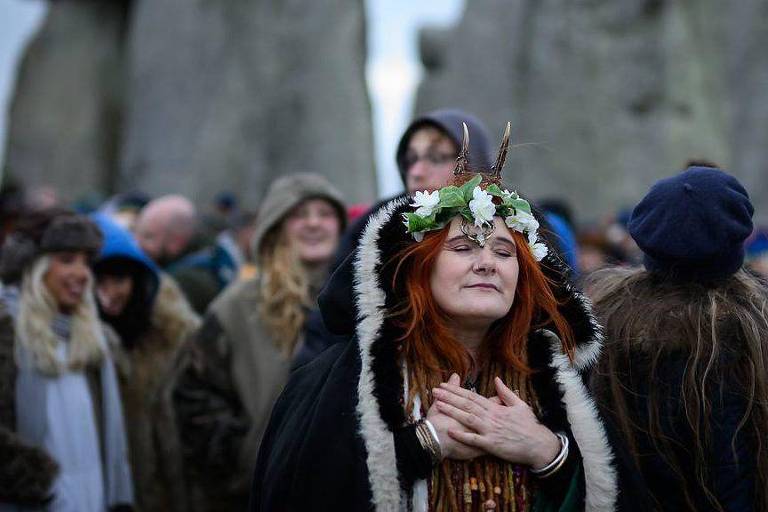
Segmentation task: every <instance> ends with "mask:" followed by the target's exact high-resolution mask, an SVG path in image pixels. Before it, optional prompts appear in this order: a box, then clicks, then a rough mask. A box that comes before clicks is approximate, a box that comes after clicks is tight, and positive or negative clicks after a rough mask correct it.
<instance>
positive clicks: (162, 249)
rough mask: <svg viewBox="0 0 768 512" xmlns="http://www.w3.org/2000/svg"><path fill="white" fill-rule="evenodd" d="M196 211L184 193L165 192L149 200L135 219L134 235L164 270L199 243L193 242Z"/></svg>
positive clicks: (195, 248)
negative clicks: (165, 193) (164, 194)
mask: <svg viewBox="0 0 768 512" xmlns="http://www.w3.org/2000/svg"><path fill="white" fill-rule="evenodd" d="M197 222H198V219H197V210H196V209H195V205H194V204H192V202H191V201H190V200H189V199H187V198H186V197H184V196H180V195H176V194H173V195H166V196H162V197H158V198H157V199H153V200H152V201H150V202H149V203H148V204H147V206H145V207H144V208H143V209H142V210H141V213H140V214H139V218H138V219H137V220H136V227H135V230H134V232H135V234H136V240H137V241H138V242H139V246H140V247H141V249H142V250H143V251H144V252H145V253H146V254H147V256H149V257H150V258H152V260H153V261H154V262H155V263H157V264H158V265H159V266H160V267H162V268H164V269H167V268H169V267H170V265H172V264H173V263H174V262H176V261H178V260H179V259H181V258H182V257H184V256H185V255H187V254H189V253H191V252H193V251H195V250H197V249H198V248H200V247H201V246H196V245H195V242H196V240H195V235H196V230H197Z"/></svg>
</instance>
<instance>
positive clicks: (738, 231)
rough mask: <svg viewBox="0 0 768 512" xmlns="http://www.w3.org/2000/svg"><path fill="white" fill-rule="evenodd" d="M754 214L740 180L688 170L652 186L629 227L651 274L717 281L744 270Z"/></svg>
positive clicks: (706, 169)
mask: <svg viewBox="0 0 768 512" xmlns="http://www.w3.org/2000/svg"><path fill="white" fill-rule="evenodd" d="M753 211H754V209H753V207H752V203H750V201H749V195H748V194H747V191H746V190H744V187H742V186H741V184H740V183H739V182H738V181H737V180H736V178H734V177H733V176H731V175H729V174H727V173H725V172H723V171H721V170H719V169H714V168H710V167H689V168H688V169H687V170H686V171H685V172H682V173H680V174H678V175H676V176H673V177H671V178H666V179H663V180H660V181H658V182H657V183H656V184H654V185H653V187H651V190H650V191H649V192H648V194H647V195H646V196H645V197H644V198H643V200H642V201H640V204H638V205H637V206H636V207H635V209H634V210H633V211H632V217H631V218H630V220H629V224H628V228H629V233H630V235H631V236H632V238H634V239H635V242H637V245H638V246H639V247H640V249H642V251H643V253H644V263H645V267H646V268H647V269H648V270H649V271H652V272H659V273H664V274H667V275H669V276H672V277H677V278H680V279H688V280H690V279H713V278H717V277H725V276H728V275H731V274H733V273H734V272H736V271H737V270H739V268H741V265H742V264H743V262H744V240H746V238H747V237H748V236H749V235H750V233H751V232H752V213H753Z"/></svg>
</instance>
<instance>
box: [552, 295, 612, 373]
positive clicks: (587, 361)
mask: <svg viewBox="0 0 768 512" xmlns="http://www.w3.org/2000/svg"><path fill="white" fill-rule="evenodd" d="M569 291H570V292H571V294H573V296H574V298H575V299H576V300H578V301H579V302H581V303H582V304H583V305H584V307H585V309H586V310H587V316H588V317H589V325H590V327H592V332H594V333H595V334H594V336H593V337H592V339H591V340H588V341H586V342H585V343H580V344H579V345H578V346H577V347H576V350H575V353H574V358H573V364H574V366H575V367H576V369H577V370H579V371H583V370H585V369H587V368H590V367H592V366H594V365H595V364H596V363H597V360H598V358H599V357H600V352H601V350H602V348H603V327H602V326H601V325H600V324H599V323H597V319H596V318H595V317H594V315H592V302H591V301H590V300H589V299H588V298H587V297H585V296H584V295H583V294H582V293H581V292H579V291H577V290H575V289H573V288H571V289H570V290H569ZM561 351H562V348H561V349H559V350H558V351H557V352H556V353H560V352H561Z"/></svg>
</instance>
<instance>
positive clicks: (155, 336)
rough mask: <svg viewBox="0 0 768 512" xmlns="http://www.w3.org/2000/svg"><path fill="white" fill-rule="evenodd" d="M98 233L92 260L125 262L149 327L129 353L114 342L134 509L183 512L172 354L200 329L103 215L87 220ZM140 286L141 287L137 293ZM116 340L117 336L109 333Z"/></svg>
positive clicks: (167, 282) (176, 294)
mask: <svg viewBox="0 0 768 512" xmlns="http://www.w3.org/2000/svg"><path fill="white" fill-rule="evenodd" d="M94 220H95V221H96V223H97V225H98V226H99V228H100V229H101V231H102V233H103V235H104V245H103V246H102V249H101V253H100V254H99V256H98V258H97V261H96V268H97V271H98V268H99V265H100V264H102V263H104V262H108V261H110V260H113V259H116V260H119V261H120V262H121V264H122V262H123V261H126V260H127V261H131V262H133V263H135V264H136V268H137V269H143V272H141V274H140V275H135V276H134V286H135V287H136V289H135V290H134V293H144V294H145V297H146V300H147V301H149V302H150V303H151V308H150V309H149V317H148V318H147V319H144V320H142V319H135V321H146V322H148V326H147V327H146V329H145V330H144V331H143V332H142V333H141V334H140V335H139V336H138V337H137V339H136V340H134V341H133V343H132V344H131V346H130V347H128V346H126V344H125V343H123V342H122V340H119V338H118V340H117V342H116V343H114V349H113V350H114V359H115V364H116V366H117V370H118V378H119V382H120V392H121V396H122V401H123V411H124V415H125V423H126V429H127V433H128V440H129V448H130V458H131V469H132V474H133V481H134V486H135V489H136V506H137V509H138V510H139V511H147V512H151V511H155V510H163V511H165V510H167V511H172V510H179V511H183V510H187V507H186V490H185V486H184V473H183V467H182V453H181V444H180V440H179V434H178V431H177V428H176V424H175V419H174V415H173V404H172V401H171V391H172V389H171V381H172V378H173V368H174V365H175V363H176V359H177V357H178V354H179V351H180V350H181V349H182V347H183V346H184V344H185V342H186V341H187V340H188V338H189V337H190V335H191V334H192V333H193V332H194V331H195V330H196V329H197V328H198V327H199V325H200V319H199V317H198V316H197V314H196V313H195V312H194V311H193V310H192V308H191V307H190V305H189V303H188V302H187V300H186V299H185V297H184V295H183V293H182V292H181V290H180V289H179V287H178V285H177V284H176V283H175V282H174V280H173V278H171V277H170V276H168V275H167V274H161V273H160V272H159V270H158V268H157V267H156V266H155V264H154V263H153V262H152V261H151V260H150V259H149V258H148V257H147V256H146V255H145V254H144V252H143V251H142V250H141V248H140V247H139V245H138V244H137V243H136V241H135V239H134V238H133V237H132V236H131V234H130V233H128V232H127V231H126V230H125V229H123V228H122V227H121V226H119V225H117V224H116V223H114V222H113V221H111V220H110V219H108V218H106V217H105V216H102V215H98V216H95V217H94ZM139 288H141V289H139ZM114 335H115V336H116V337H117V334H116V333H115V334H114Z"/></svg>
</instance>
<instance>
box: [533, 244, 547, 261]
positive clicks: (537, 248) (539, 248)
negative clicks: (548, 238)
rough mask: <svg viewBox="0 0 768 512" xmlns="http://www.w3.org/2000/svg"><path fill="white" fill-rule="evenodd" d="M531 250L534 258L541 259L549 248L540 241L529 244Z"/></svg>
mask: <svg viewBox="0 0 768 512" xmlns="http://www.w3.org/2000/svg"><path fill="white" fill-rule="evenodd" d="M531 252H532V253H533V257H534V258H536V261H541V260H543V259H544V256H546V255H547V253H548V252H549V249H547V246H546V245H544V244H542V243H536V244H533V245H531Z"/></svg>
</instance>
